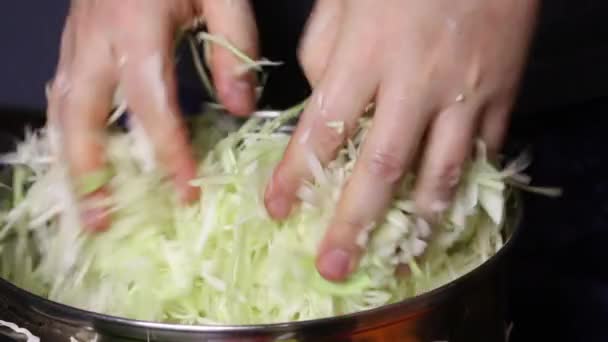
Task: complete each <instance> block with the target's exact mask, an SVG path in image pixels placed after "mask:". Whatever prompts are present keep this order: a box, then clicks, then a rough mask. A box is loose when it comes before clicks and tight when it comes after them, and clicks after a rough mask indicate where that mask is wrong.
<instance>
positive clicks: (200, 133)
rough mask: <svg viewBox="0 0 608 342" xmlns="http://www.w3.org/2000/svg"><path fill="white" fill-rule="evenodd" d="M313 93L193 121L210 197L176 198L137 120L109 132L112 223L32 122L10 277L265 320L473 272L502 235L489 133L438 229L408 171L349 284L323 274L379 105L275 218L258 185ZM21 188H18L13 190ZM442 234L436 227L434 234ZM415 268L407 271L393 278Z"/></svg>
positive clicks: (131, 307) (200, 319)
mask: <svg viewBox="0 0 608 342" xmlns="http://www.w3.org/2000/svg"><path fill="white" fill-rule="evenodd" d="M301 108H302V104H301V105H299V106H298V107H297V108H295V109H294V110H291V111H287V112H285V113H283V115H282V116H280V117H279V118H278V119H275V120H262V119H259V118H252V119H249V120H247V121H246V122H245V123H244V124H241V123H240V122H239V121H237V119H231V118H228V117H225V116H222V115H220V114H218V113H217V112H215V111H212V110H209V111H207V113H205V114H204V115H202V116H198V117H196V118H193V119H191V121H190V122H189V124H190V129H191V133H192V142H193V145H194V147H195V151H196V157H197V158H198V160H199V170H198V174H199V176H198V177H197V179H195V180H193V181H192V185H193V186H200V187H202V195H201V197H200V199H199V200H198V202H197V203H195V204H193V205H191V206H181V205H179V204H178V201H177V199H176V196H175V194H174V192H173V189H172V185H171V184H170V182H168V181H167V180H166V178H165V177H164V175H163V174H162V172H160V171H159V170H158V168H157V167H156V165H154V161H153V160H152V159H151V154H150V152H149V151H150V146H149V142H148V141H147V140H146V137H145V135H144V134H142V131H141V129H140V128H138V126H137V125H136V123H134V125H133V126H132V127H130V129H127V130H121V129H118V128H116V127H113V129H112V131H111V135H110V137H109V139H108V157H109V161H110V167H111V169H112V170H113V172H112V173H111V176H109V175H104V176H108V177H109V186H110V187H111V190H112V192H113V196H112V198H111V203H109V205H110V207H111V210H112V217H113V221H112V225H111V228H110V229H109V230H108V231H107V232H104V233H97V234H92V233H88V232H86V231H85V230H84V229H83V227H82V226H81V224H80V221H79V216H78V210H77V203H76V198H77V196H76V195H75V194H76V192H75V191H74V190H73V188H74V185H73V184H72V182H71V180H70V178H69V177H68V174H67V169H66V164H65V162H63V161H62V160H61V158H60V156H59V154H58V153H56V151H57V148H56V146H59V145H58V144H60V143H61V142H60V140H61V139H60V138H58V137H57V134H56V132H54V131H53V130H52V128H51V127H45V128H43V129H40V130H37V131H28V134H27V135H26V138H25V139H24V140H23V141H22V142H21V143H20V144H19V145H18V146H17V149H16V150H15V151H14V152H13V153H10V154H7V155H5V156H3V157H2V158H1V159H0V160H1V161H2V163H4V164H8V165H9V166H10V169H11V171H12V181H13V184H12V186H11V188H12V189H11V191H8V190H6V189H3V188H0V191H2V192H3V193H4V194H5V195H6V197H8V198H11V199H12V200H11V201H9V202H7V203H6V205H5V208H4V209H3V211H2V214H0V228H1V230H0V276H2V277H3V278H4V279H6V280H8V281H10V282H12V283H14V284H15V285H17V286H19V287H21V288H24V289H26V290H29V291H31V292H33V293H35V294H38V295H41V296H43V297H46V298H49V299H51V300H54V301H57V302H60V303H64V304H68V305H71V306H75V307H78V308H82V309H86V310H90V311H95V312H100V313H105V314H111V315H115V316H121V317H125V318H132V319H141V320H152V321H162V322H175V323H183V324H258V323H276V322H289V321H300V320H309V319H316V318H323V317H330V316H336V315H343V314H348V313H354V312H358V311H362V310H367V309H372V308H376V307H379V306H382V305H385V304H389V303H394V302H397V301H401V300H403V299H406V298H410V297H413V296H416V295H419V294H421V293H424V292H427V291H430V290H432V289H435V288H437V287H439V286H442V285H444V284H446V283H449V282H450V281H453V280H454V279H456V278H458V277H460V276H462V275H464V274H466V273H468V272H470V271H471V270H473V269H474V268H476V267H478V266H479V265H480V264H482V263H483V262H484V261H486V260H487V259H488V258H490V257H492V256H493V255H494V254H495V253H496V252H497V251H498V250H500V248H501V247H502V246H503V242H504V241H503V236H504V235H503V227H504V224H505V212H506V211H505V208H506V202H507V199H508V198H509V197H508V194H509V191H508V190H509V189H510V187H509V184H508V182H507V179H508V178H509V175H510V174H507V173H505V172H504V171H501V170H499V169H498V168H496V167H495V166H493V165H492V164H491V163H490V162H489V161H488V159H487V157H486V155H485V151H484V148H483V144H479V145H478V150H477V153H476V154H475V157H474V159H471V160H469V161H468V163H467V164H466V168H465V172H464V173H463V179H462V181H461V183H460V185H459V188H458V191H457V194H456V198H455V201H454V204H453V205H452V207H451V208H449V210H448V211H447V212H446V214H445V215H444V216H443V217H442V219H441V220H440V221H439V222H438V223H436V224H434V225H432V226H431V225H429V224H428V223H427V222H425V221H424V220H423V219H421V218H420V217H417V216H416V214H415V211H414V210H413V208H414V207H413V205H412V202H411V199H410V190H411V185H412V182H413V180H415V176H414V175H409V176H408V177H405V178H404V180H403V182H402V183H401V185H400V186H399V188H398V189H397V190H398V191H396V194H395V197H394V200H393V204H392V207H391V208H390V210H389V211H388V212H387V214H386V217H385V218H384V219H383V220H379V221H378V222H377V223H376V224H375V225H373V226H371V227H370V230H369V232H366V233H368V234H369V236H363V237H362V238H361V239H360V242H361V245H362V246H363V247H365V253H364V256H363V258H362V261H361V266H360V267H359V269H358V271H357V272H356V273H355V274H354V275H353V276H352V277H351V278H350V279H349V280H347V281H345V282H341V283H332V282H329V281H327V280H325V279H323V278H322V277H321V276H320V275H319V273H318V272H317V270H316V269H315V266H314V258H315V254H316V249H317V245H318V243H319V241H320V239H321V238H322V236H323V234H324V231H325V229H326V228H327V225H328V223H329V220H330V218H331V215H332V213H333V212H334V208H335V205H336V202H337V200H338V197H339V194H340V191H341V189H342V187H343V185H344V184H345V182H346V181H347V180H348V178H349V176H350V174H351V172H352V169H353V166H354V163H355V161H356V160H357V155H358V154H359V149H360V147H361V145H362V143H363V142H364V141H365V134H366V132H367V130H368V128H369V126H370V124H371V120H372V119H371V118H370V116H366V117H365V118H364V119H362V120H361V122H360V127H359V130H358V131H357V133H356V134H355V136H354V137H353V138H352V139H351V140H349V141H348V143H347V144H345V146H344V148H343V149H342V150H341V151H340V153H339V154H338V156H337V157H336V159H335V160H333V161H332V162H331V163H330V164H329V165H328V166H327V167H325V168H323V167H321V165H320V163H319V162H318V160H317V159H316V158H315V156H314V155H311V156H310V158H309V160H310V166H311V167H312V168H313V171H314V174H315V179H314V181H312V182H308V183H305V184H303V185H302V187H301V189H300V191H299V192H298V196H299V197H300V199H301V200H302V204H301V205H299V206H298V208H297V209H296V210H295V211H294V213H293V214H292V215H291V216H290V217H289V218H288V219H287V220H285V221H283V222H277V221H274V220H273V219H271V218H270V217H269V216H268V214H267V212H266V210H265V208H264V204H263V192H264V188H265V185H266V184H267V182H268V180H269V179H270V176H271V173H272V170H273V168H274V167H275V166H276V165H277V163H278V162H279V160H280V159H281V157H282V155H283V152H284V150H285V147H286V146H287V143H288V141H289V135H287V134H283V133H280V132H279V131H278V130H279V128H280V127H281V126H282V124H283V123H285V122H286V121H287V120H288V119H289V118H293V117H294V115H296V114H297V112H298V111H299V110H301ZM294 113H295V114H294ZM11 196H12V197H11ZM431 232H432V234H431ZM400 265H409V268H410V270H411V274H410V275H409V276H405V277H404V276H400V277H397V276H395V273H396V271H397V269H398V268H399V267H400Z"/></svg>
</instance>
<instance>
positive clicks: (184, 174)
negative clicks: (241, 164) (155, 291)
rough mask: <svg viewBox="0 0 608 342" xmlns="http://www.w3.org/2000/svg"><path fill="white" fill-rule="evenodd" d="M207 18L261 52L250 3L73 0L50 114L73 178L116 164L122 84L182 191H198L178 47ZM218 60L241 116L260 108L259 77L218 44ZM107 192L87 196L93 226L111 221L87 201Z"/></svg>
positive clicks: (220, 80)
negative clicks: (115, 103) (190, 27)
mask: <svg viewBox="0 0 608 342" xmlns="http://www.w3.org/2000/svg"><path fill="white" fill-rule="evenodd" d="M203 15H204V17H205V20H206V23H207V27H208V29H209V31H210V33H212V34H216V35H220V36H223V37H225V38H226V39H227V40H228V41H230V42H231V43H232V44H234V45H235V46H236V47H237V48H239V49H241V50H242V51H243V52H245V53H246V54H247V55H248V56H250V57H251V58H257V55H258V47H257V41H258V40H257V39H258V37H257V31H256V26H255V19H254V16H253V13H252V10H251V6H250V3H249V1H247V0H234V1H220V0H171V1H167V0H102V1H96V0H73V1H72V6H71V9H70V13H69V15H68V17H67V20H66V23H65V27H64V32H63V37H62V41H61V51H60V58H59V63H58V66H57V71H56V75H55V77H54V79H53V82H52V84H51V87H50V89H49V90H50V91H49V94H48V97H49V104H48V113H47V116H48V120H49V123H50V124H51V125H54V126H55V127H56V128H58V129H59V131H60V132H61V136H62V139H63V144H62V148H63V151H62V152H63V154H64V156H65V158H66V159H67V162H68V164H69V171H70V174H71V177H72V178H73V179H75V180H76V181H78V180H80V179H83V178H86V176H87V175H91V174H94V173H95V172H96V171H99V170H102V169H103V167H104V165H105V163H106V159H105V151H104V139H103V138H104V131H105V128H106V121H107V119H108V115H109V113H110V111H111V107H112V100H113V95H114V92H115V90H116V88H117V86H118V84H120V85H121V89H122V91H123V92H124V96H125V99H126V101H127V103H128V106H129V109H130V112H132V113H133V114H134V115H135V116H136V118H137V120H138V122H139V123H140V124H141V125H142V127H143V128H144V130H145V131H146V134H147V135H148V137H149V138H150V140H151V141H152V144H153V146H154V148H155V154H156V157H157V159H158V162H159V165H162V167H164V171H165V172H166V173H167V174H168V175H170V176H171V177H172V179H173V181H174V184H175V186H176V190H177V191H178V193H179V194H180V198H181V199H183V200H184V202H189V201H191V200H194V199H196V198H197V197H198V189H197V188H195V187H192V186H190V185H189V184H188V182H189V181H190V180H191V179H192V178H193V177H194V176H195V172H196V163H195V161H194V158H193V154H192V151H191V147H190V145H189V142H188V139H187V133H186V131H185V127H184V125H183V122H182V118H181V114H180V109H179V106H178V103H177V96H176V95H177V94H176V84H175V83H176V75H175V71H174V61H173V52H174V51H173V48H174V41H175V34H176V32H177V30H178V29H179V28H180V27H182V26H183V25H187V24H189V23H191V22H193V21H194V20H195V19H196V18H198V17H201V16H203ZM210 64H211V70H212V75H213V80H214V86H215V88H216V90H217V94H218V98H219V101H220V102H221V103H222V104H223V105H224V106H225V107H226V108H227V109H228V111H230V112H232V113H233V114H235V115H247V114H249V113H250V112H252V111H253V109H254V106H255V100H254V99H255V97H254V89H255V84H254V82H255V80H254V77H253V75H252V74H247V75H242V76H238V74H237V73H236V72H235V70H237V68H238V67H239V66H240V65H241V62H240V61H239V60H237V59H236V57H234V56H233V55H232V54H231V53H230V52H228V51H227V50H225V49H223V48H215V47H212V50H211V59H210ZM107 196H109V192H108V190H107V188H106V187H104V186H101V187H99V188H95V189H94V190H93V191H91V192H89V193H86V194H83V195H82V198H81V204H82V218H83V223H84V225H85V226H86V227H87V228H89V229H92V230H102V229H105V228H107V227H108V225H109V222H110V218H109V215H108V214H107V210H105V209H104V208H97V207H95V206H91V205H86V204H87V203H93V202H95V203H98V200H99V199H103V198H105V197H107Z"/></svg>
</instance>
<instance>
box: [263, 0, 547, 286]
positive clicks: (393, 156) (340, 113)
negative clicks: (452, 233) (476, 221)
mask: <svg viewBox="0 0 608 342" xmlns="http://www.w3.org/2000/svg"><path fill="white" fill-rule="evenodd" d="M538 4H539V1H538V0H513V1H503V0H463V1H439V0H384V1H382V4H380V3H379V2H378V1H375V0H317V5H316V8H315V11H314V13H313V15H312V17H311V21H310V22H309V26H308V29H307V32H306V34H305V37H304V40H303V42H302V45H301V50H300V53H301V55H300V59H301V62H302V65H303V67H304V69H305V72H306V75H307V77H308V79H309V81H310V83H311V84H312V86H313V88H314V90H313V94H312V97H311V101H309V103H308V105H307V107H306V109H305V111H304V113H303V114H302V117H301V120H300V123H299V124H298V127H297V129H296V131H295V132H294V136H293V138H292V139H291V142H290V143H289V146H288V148H287V151H286V154H285V156H284V158H283V160H282V161H281V163H280V164H279V166H278V167H277V169H276V170H275V173H274V175H273V178H272V180H271V184H269V187H268V188H267V191H266V198H265V202H266V207H267V209H268V211H269V212H270V214H271V215H272V216H273V217H274V218H277V219H283V218H285V217H287V216H288V215H289V213H290V211H291V209H292V207H293V205H294V204H295V202H296V200H297V199H296V197H295V194H296V191H297V189H298V188H299V186H300V184H301V182H302V180H304V179H310V178H311V174H310V172H309V170H308V167H307V162H306V152H307V151H311V150H312V151H313V152H314V153H315V154H316V156H317V157H318V158H319V159H320V160H321V162H322V163H323V164H324V165H326V164H327V163H328V162H329V161H330V160H331V159H332V158H334V157H335V153H336V151H337V150H338V149H339V148H340V147H341V146H342V144H343V143H344V142H345V139H347V138H348V135H349V134H350V133H352V132H353V129H354V127H355V125H356V124H357V120H358V118H359V116H360V115H361V114H362V113H363V112H364V109H365V107H366V106H367V105H368V104H369V103H370V102H371V101H374V102H375V104H376V110H375V119H374V123H373V127H372V129H371V131H370V132H369V135H368V136H367V140H366V143H365V145H364V146H363V149H362V152H361V156H360V158H359V160H358V162H357V165H356V166H355V169H354V172H353V174H352V177H351V179H350V180H349V182H348V183H347V186H346V187H345V189H344V191H343V194H342V196H341V198H340V200H339V203H338V206H337V210H336V213H335V216H334V218H333V220H332V223H331V226H330V227H329V230H328V231H327V234H326V236H325V237H324V239H323V241H322V243H321V245H320V249H319V256H318V259H317V268H318V270H319V272H320V273H321V275H323V276H324V277H325V278H326V279H328V280H333V281H339V280H343V279H345V278H346V277H348V275H350V274H351V273H352V272H353V271H354V270H355V269H356V267H357V264H358V260H359V257H360V255H361V252H362V251H361V249H360V247H358V246H357V244H356V237H357V235H358V233H359V231H361V230H362V229H363V228H364V227H366V226H367V225H368V224H370V223H371V222H374V221H376V220H377V219H378V218H380V217H382V215H383V214H384V212H385V209H386V208H387V207H388V206H389V204H390V201H391V198H392V195H393V190H394V189H395V185H396V183H398V182H399V181H400V180H401V178H402V176H403V175H405V174H406V173H408V172H410V171H413V170H412V169H413V167H414V166H415V165H416V166H418V168H417V175H418V178H417V183H416V185H415V191H414V198H415V201H416V204H417V208H418V211H419V212H420V213H421V214H422V215H424V216H426V217H429V216H434V215H436V214H438V213H440V212H441V211H443V210H445V209H447V208H448V207H449V202H450V200H451V197H452V195H453V190H454V189H455V187H456V185H457V184H458V182H459V177H460V175H461V170H462V166H463V163H464V161H465V159H466V158H468V157H469V156H470V154H471V151H472V145H473V142H474V139H476V138H478V137H479V138H481V139H482V140H483V141H484V142H485V143H486V145H487V147H488V149H489V150H490V151H494V152H497V151H498V150H499V149H500V147H501V144H502V141H503V139H504V135H505V131H506V128H507V125H508V119H509V112H510V110H511V107H512V104H513V101H514V98H515V96H516V95H517V88H518V84H519V82H520V78H521V73H522V69H523V65H524V62H525V60H526V57H527V50H528V46H529V43H530V40H531V39H530V38H531V37H532V33H533V31H534V27H535V22H536V13H537V8H538ZM328 121H343V122H344V127H345V130H344V133H343V134H340V133H339V132H338V131H337V130H335V129H334V128H331V127H328V126H327V122H328ZM306 136H308V138H306ZM303 137H304V138H303Z"/></svg>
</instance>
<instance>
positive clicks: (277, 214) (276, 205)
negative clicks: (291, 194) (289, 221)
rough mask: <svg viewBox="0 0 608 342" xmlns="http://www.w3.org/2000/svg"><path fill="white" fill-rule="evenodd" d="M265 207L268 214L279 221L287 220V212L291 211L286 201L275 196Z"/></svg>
mask: <svg viewBox="0 0 608 342" xmlns="http://www.w3.org/2000/svg"><path fill="white" fill-rule="evenodd" d="M267 207H268V211H269V212H270V215H271V216H272V217H274V218H276V219H280V220H282V219H285V218H287V217H288V216H289V212H290V211H291V208H290V207H289V203H288V202H287V199H285V198H284V197H282V196H281V197H277V196H275V197H274V198H272V199H271V200H269V201H268V204H267Z"/></svg>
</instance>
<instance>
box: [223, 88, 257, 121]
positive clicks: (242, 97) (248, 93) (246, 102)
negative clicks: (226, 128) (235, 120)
mask: <svg viewBox="0 0 608 342" xmlns="http://www.w3.org/2000/svg"><path fill="white" fill-rule="evenodd" d="M225 101H226V105H227V106H229V107H230V108H231V109H232V110H233V111H234V112H235V114H241V115H245V114H248V112H249V111H251V110H252V109H253V105H254V104H253V86H252V85H251V82H248V81H247V80H245V79H239V80H236V81H232V82H230V86H229V87H228V89H226V93H225Z"/></svg>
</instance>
